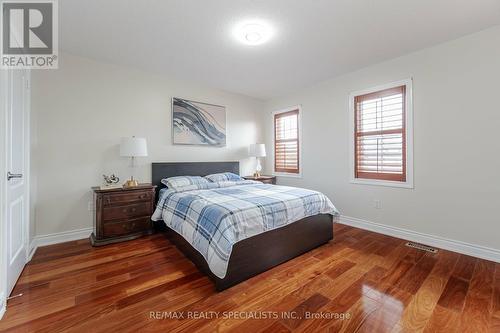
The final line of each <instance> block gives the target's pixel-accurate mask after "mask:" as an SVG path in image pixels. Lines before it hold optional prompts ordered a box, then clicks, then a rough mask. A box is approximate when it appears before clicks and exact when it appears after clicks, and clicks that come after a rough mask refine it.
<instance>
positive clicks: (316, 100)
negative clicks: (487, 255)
mask: <svg viewBox="0 0 500 333" xmlns="http://www.w3.org/2000/svg"><path fill="white" fill-rule="evenodd" d="M409 77H413V96H414V103H413V105H414V146H415V149H414V174H415V177H414V180H415V188H414V189H401V188H390V187H382V186H367V185H357V184H351V183H350V182H349V179H350V173H349V171H350V170H349V166H350V163H349V135H350V134H349V122H348V115H349V112H348V102H349V99H348V96H349V93H350V92H353V91H359V90H362V89H366V88H370V87H373V86H378V85H381V84H385V83H390V82H393V81H398V80H401V79H406V78H409ZM499 80H500V27H496V28H492V29H489V30H486V31H483V32H480V33H477V34H474V35H470V36H466V37H464V38H461V39H458V40H455V41H451V42H448V43H446V44H442V45H439V46H436V47H433V48H430V49H426V50H423V51H420V52H416V53H413V54H410V55H407V56H404V57H401V58H397V59H394V60H391V61H388V62H384V63H381V64H378V65H375V66H371V67H368V68H365V69H362V70H359V71H357V72H353V73H350V74H348V75H344V76H342V77H338V78H334V79H331V80H329V81H326V82H323V83H321V84H318V85H315V86H313V87H310V88H308V89H304V90H302V91H299V92H297V93H294V94H291V95H289V96H286V97H283V98H277V99H274V100H272V101H269V102H268V103H267V105H266V110H267V114H268V115H267V116H266V118H267V120H266V124H267V126H266V128H267V129H266V133H267V144H268V145H269V146H270V145H271V144H272V120H271V117H270V116H269V114H270V112H272V111H274V110H279V109H283V108H285V107H288V106H293V105H298V104H301V105H302V136H303V142H302V147H303V150H302V158H303V165H302V167H303V177H302V178H285V177H280V178H279V180H278V182H279V183H281V184H289V185H294V186H300V187H306V188H313V189H318V190H321V191H323V192H325V193H326V194H327V195H328V196H329V197H330V198H331V199H332V200H333V202H334V203H335V204H336V205H337V208H339V209H340V211H341V213H342V214H343V215H346V216H350V217H355V218H360V219H364V220H368V221H373V222H377V223H381V224H385V225H388V226H392V227H399V228H405V229H409V230H412V231H417V232H421V233H425V234H429V235H434V236H441V237H445V238H449V239H453V240H459V241H465V242H468V243H472V244H476V245H482V246H486V247H491V248H495V249H500V238H499V235H500V223H499V221H500V218H499V215H498V212H499V209H498V207H499V204H500V178H499V170H500V148H499V142H500V139H499V133H500V132H499V125H500V108H499V104H498V103H497V102H496V96H498V95H499V92H500V84H499ZM266 164H267V165H266V167H267V171H268V172H269V171H271V170H272V165H271V159H270V158H268V159H267V160H266ZM374 200H380V201H381V209H375V208H374V205H373V201H374Z"/></svg>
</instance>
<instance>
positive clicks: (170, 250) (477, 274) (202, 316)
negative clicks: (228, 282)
mask: <svg viewBox="0 0 500 333" xmlns="http://www.w3.org/2000/svg"><path fill="white" fill-rule="evenodd" d="M404 243H405V242H404V241H402V240H400V239H396V238H392V237H387V236H384V235H380V234H376V233H372V232H368V231H364V230H360V229H356V228H352V227H347V226H343V225H340V224H336V225H335V227H334V241H332V242H331V243H329V244H328V245H325V246H322V247H320V248H318V249H315V250H313V251H311V252H309V253H307V254H304V255H302V256H300V257H298V258H295V259H293V260H291V261H288V262H286V263H284V264H282V265H280V266H278V267H275V268H274V269H272V270H270V271H268V272H265V273H263V274H261V275H259V276H256V277H254V278H252V279H250V280H248V281H246V282H244V283H242V284H240V285H237V286H235V287H233V288H231V289H228V290H226V291H224V292H221V293H217V292H215V291H214V287H213V285H212V283H211V282H210V281H209V279H208V278H206V277H205V276H203V275H202V274H200V273H199V272H198V271H197V269H196V268H195V267H194V266H193V264H192V263H191V262H190V261H188V260H187V259H186V258H184V257H183V256H182V254H181V253H180V252H178V251H177V249H175V247H173V246H172V245H171V244H170V243H169V242H168V240H167V239H166V238H165V237H164V236H163V235H161V234H156V235H153V236H150V237H145V238H141V239H138V240H134V241H129V242H126V243H121V244H115V245H109V246H106V247H101V248H92V247H91V246H90V245H89V242H88V241H87V240H81V241H75V242H69V243H64V244H58V245H53V246H48V247H44V248H40V249H38V251H37V253H36V254H35V257H34V258H33V260H32V261H31V262H30V264H29V265H28V266H27V267H26V268H25V270H24V272H23V273H22V276H21V278H20V280H19V282H18V284H17V285H16V287H15V290H14V292H13V294H19V293H22V294H23V295H22V296H20V297H17V298H13V299H11V300H10V301H9V303H8V310H7V313H6V315H5V317H4V319H3V320H1V321H0V330H2V331H4V330H5V331H15V332H26V331H27V332H29V331H45V332H58V331H70V332H71V331H74V332H113V331H117V332H138V331H141V332H158V331H159V332H181V331H182V332H214V331H220V332H222V331H237V332H246V331H248V332H290V331H293V332H324V331H329V332H401V331H404V332H500V264H496V263H493V262H490V261H486V260H481V259H476V258H472V257H468V256H464V255H460V254H457V253H453V252H449V251H444V250H440V251H439V253H437V254H432V253H428V252H424V251H420V250H416V249H412V248H409V247H406V246H405V245H404ZM168 316H170V318H168ZM195 316H197V317H198V318H193V317H195ZM174 317H175V318H174ZM182 317H184V318H182ZM188 317H191V318H188Z"/></svg>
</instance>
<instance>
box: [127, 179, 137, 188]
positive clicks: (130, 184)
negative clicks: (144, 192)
mask: <svg viewBox="0 0 500 333" xmlns="http://www.w3.org/2000/svg"><path fill="white" fill-rule="evenodd" d="M137 186H139V182H138V181H137V180H135V179H129V180H127V181H126V182H125V184H123V187H137Z"/></svg>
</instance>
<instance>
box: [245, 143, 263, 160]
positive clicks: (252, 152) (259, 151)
mask: <svg viewBox="0 0 500 333" xmlns="http://www.w3.org/2000/svg"><path fill="white" fill-rule="evenodd" d="M248 156H251V157H266V145H265V144H263V143H253V144H251V145H250V146H249V147H248Z"/></svg>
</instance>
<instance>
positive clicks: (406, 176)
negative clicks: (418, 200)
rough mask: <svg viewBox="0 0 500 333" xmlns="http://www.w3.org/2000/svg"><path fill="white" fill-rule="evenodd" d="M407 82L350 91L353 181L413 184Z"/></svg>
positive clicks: (409, 87)
mask: <svg viewBox="0 0 500 333" xmlns="http://www.w3.org/2000/svg"><path fill="white" fill-rule="evenodd" d="M410 84H411V82H410V83H406V82H405V83H401V82H400V83H399V84H397V85H390V86H386V87H384V88H383V89H377V90H374V89H372V90H370V91H366V92H363V93H358V94H353V96H352V104H353V110H352V111H353V116H354V119H353V122H354V131H353V141H354V145H353V149H354V156H353V159H354V161H353V162H354V168H353V169H354V170H353V171H354V180H361V181H367V182H369V183H377V182H379V183H380V182H391V183H394V182H395V183H400V184H405V185H408V186H407V187H411V186H412V184H411V181H409V180H411V172H410V173H409V172H408V169H409V168H408V156H409V154H408V140H409V135H408V126H407V124H408V123H411V122H409V121H407V118H408V116H409V115H411V113H410V112H409V110H408V106H409V105H410V103H409V102H410V101H408V98H409V96H411V95H410V94H409V89H411V85H410ZM410 108H411V107H410ZM410 119H411V118H410ZM410 132H411V131H410ZM410 171H411V170H410Z"/></svg>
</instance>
